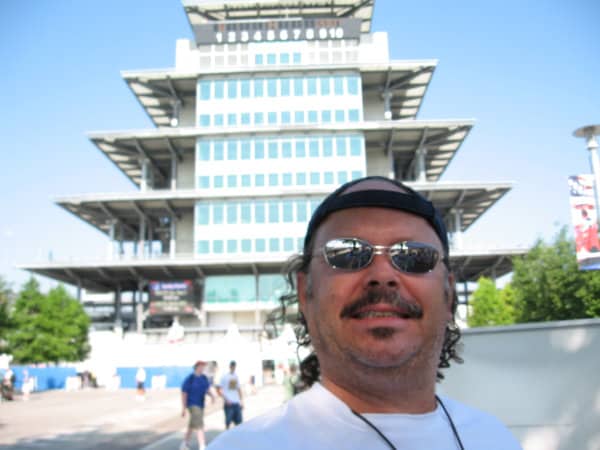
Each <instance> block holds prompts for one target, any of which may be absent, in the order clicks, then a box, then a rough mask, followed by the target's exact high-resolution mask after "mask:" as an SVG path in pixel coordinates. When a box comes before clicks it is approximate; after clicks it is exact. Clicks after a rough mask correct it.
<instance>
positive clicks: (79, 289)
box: [77, 279, 81, 303]
mask: <svg viewBox="0 0 600 450" xmlns="http://www.w3.org/2000/svg"><path fill="white" fill-rule="evenodd" d="M77 301H78V302H79V303H81V280H79V279H78V280H77Z"/></svg>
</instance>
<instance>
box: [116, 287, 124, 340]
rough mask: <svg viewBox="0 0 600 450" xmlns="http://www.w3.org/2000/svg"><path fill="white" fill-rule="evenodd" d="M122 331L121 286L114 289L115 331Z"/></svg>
mask: <svg viewBox="0 0 600 450" xmlns="http://www.w3.org/2000/svg"><path fill="white" fill-rule="evenodd" d="M117 330H120V331H123V315H122V311H121V285H117V288H116V289H115V331H117Z"/></svg>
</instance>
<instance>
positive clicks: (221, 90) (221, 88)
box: [215, 80, 225, 98]
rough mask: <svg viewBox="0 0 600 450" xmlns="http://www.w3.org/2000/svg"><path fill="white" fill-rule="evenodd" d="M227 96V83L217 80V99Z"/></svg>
mask: <svg viewBox="0 0 600 450" xmlns="http://www.w3.org/2000/svg"><path fill="white" fill-rule="evenodd" d="M224 96H225V82H224V81H223V80H215V98H223V97H224Z"/></svg>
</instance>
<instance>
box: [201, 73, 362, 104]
mask: <svg viewBox="0 0 600 450" xmlns="http://www.w3.org/2000/svg"><path fill="white" fill-rule="evenodd" d="M359 91H360V76H359V75H315V76H302V77H272V78H242V79H234V78H232V79H219V80H200V81H199V82H198V99H199V100H200V101H209V100H215V99H226V98H227V99H237V98H261V97H304V96H313V95H314V96H317V95H320V96H330V95H337V96H342V95H345V96H348V95H358V94H359Z"/></svg>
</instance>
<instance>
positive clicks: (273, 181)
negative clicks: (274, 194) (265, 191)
mask: <svg viewBox="0 0 600 450" xmlns="http://www.w3.org/2000/svg"><path fill="white" fill-rule="evenodd" d="M269 186H279V174H276V173H270V174H269Z"/></svg>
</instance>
